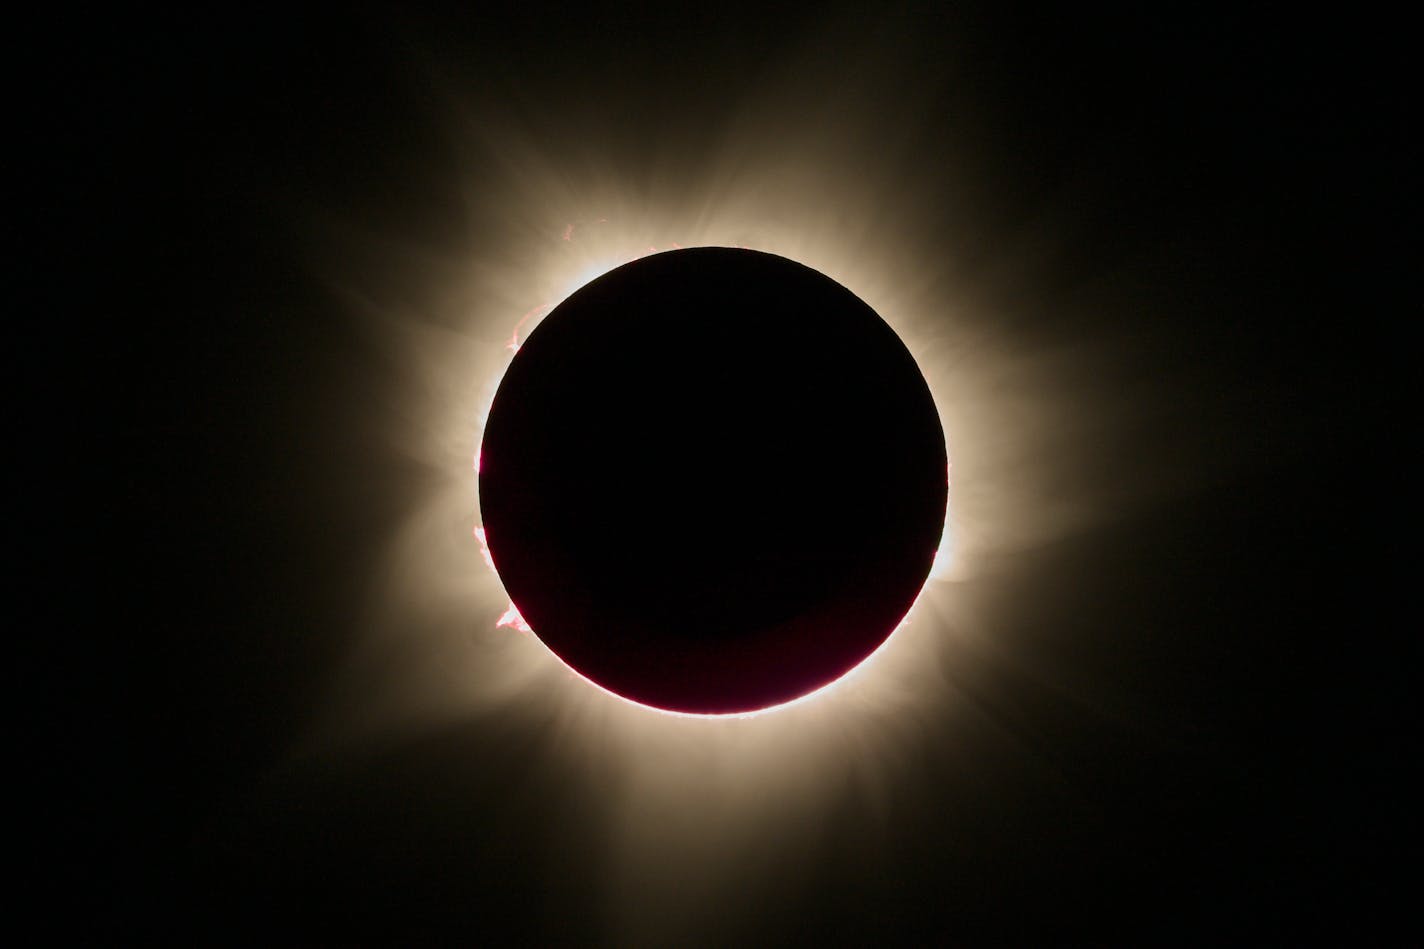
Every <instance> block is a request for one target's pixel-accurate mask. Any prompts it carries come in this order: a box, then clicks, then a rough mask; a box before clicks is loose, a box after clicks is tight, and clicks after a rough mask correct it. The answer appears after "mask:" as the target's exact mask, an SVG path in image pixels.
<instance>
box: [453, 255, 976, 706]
mask: <svg viewBox="0 0 1424 949" xmlns="http://www.w3.org/2000/svg"><path fill="white" fill-rule="evenodd" d="M480 467H481V470H480V505H481V508H482V516H483V519H484V525H485V529H486V532H487V534H486V536H487V539H488V543H489V548H490V552H491V554H492V555H493V557H494V560H495V565H496V568H497V569H498V571H499V575H500V578H501V579H502V580H503V581H504V584H505V587H506V588H507V590H508V591H509V594H510V596H511V598H512V599H513V600H514V603H515V605H516V606H518V608H519V610H520V612H521V613H522V615H523V616H524V618H525V619H526V620H527V621H528V623H529V624H530V626H531V627H532V628H533V630H534V632H535V633H536V634H537V635H538V636H539V638H540V639H541V640H543V641H544V642H545V643H546V644H547V645H548V646H549V648H551V649H552V650H553V651H554V652H555V653H557V654H558V655H559V657H560V658H562V659H563V660H564V661H565V662H567V663H568V664H569V665H570V666H572V667H573V668H574V669H576V670H578V671H579V672H580V673H582V674H583V675H585V676H587V677H588V678H590V679H592V680H593V681H594V682H597V683H598V684H600V685H602V686H604V687H605V688H607V689H610V690H612V691H613V692H616V693H618V694H619V695H622V696H625V697H627V698H630V699H633V700H635V701H638V702H642V703H645V704H648V705H653V706H656V707H659V708H663V709H670V710H678V711H686V712H702V713H725V712H740V711H748V710H752V709H758V708H763V707H766V706H769V705H774V704H777V703H780V702H785V701H788V700H790V699H793V698H796V697H797V696H799V695H803V694H805V693H807V692H809V691H812V690H814V689H816V688H818V687H819V686H822V685H825V684H827V683H829V682H832V681H834V680H835V679H837V678H838V677H840V676H841V675H842V674H844V673H845V672H847V671H848V670H850V669H851V668H853V667H855V666H856V665H857V664H858V663H859V662H861V661H862V660H863V659H864V658H865V657H866V656H868V655H869V654H870V653H871V652H873V651H874V650H875V648H876V647H877V646H879V645H880V644H881V643H882V642H884V640H885V639H886V637H887V636H888V635H889V634H890V632H891V631H892V630H893V629H894V628H895V626H896V625H897V624H898V622H899V621H900V619H901V618H902V617H903V616H904V614H905V612H906V611H907V610H908V609H909V607H910V605H911V603H913V602H914V599H915V597H916V596H917V595H918V593H919V590H920V588H921V586H922V585H923V583H924V581H925V578H926V576H927V575H928V572H929V569H930V565H931V562H932V560H933V558H934V554H935V549H936V547H937V545H938V543H939V539H940V535H941V531H942V528H943V525H944V514H945V504H946V498H947V492H948V485H947V477H946V475H947V469H946V455H945V444H944V435H943V431H942V429H941V426H940V423H939V417H938V414H937V413H936V411H935V407H934V403H933V401H932V399H931V396H930V392H929V389H928V387H927V386H926V384H925V380H924V378H923V377H922V376H921V374H920V371H919V368H918V367H917V366H916V364H915V361H914V359H913V358H912V357H911V356H910V354H909V352H908V351H907V350H906V349H905V347H904V345H903V344H902V343H901V342H900V340H899V338H898V337H896V335H895V333H894V331H892V330H891V329H890V327H889V326H887V325H886V324H885V323H884V322H883V321H882V320H881V319H880V318H879V317H878V316H877V315H876V314H875V312H874V311H873V310H871V309H870V307H868V306H867V305H866V304H865V303H863V302H862V301H861V300H859V299H858V298H857V297H856V296H855V295H854V294H852V293H851V292H850V291H848V290H846V289H845V288H844V287H842V286H840V285H839V284H837V283H835V282H834V281H832V280H831V279H829V278H827V277H826V276H824V275H823V274H820V273H817V272H816V271H814V270H811V269H810V268H808V267H805V266H802V265H801V264H798V263H795V262H793V261H790V260H787V259H785V258H783V257H777V256H774V255H771V254H764V253H759V252H754V251H747V250H733V249H726V248H696V249H689V250H679V251H672V252H668V253H663V254H656V255H654V256H651V257H646V258H644V259H642V260H638V261H635V262H633V263H630V264H627V265H625V266H623V267H620V268H618V269H617V270H614V271H612V272H611V273H608V274H606V275H604V276H602V277H600V278H598V279H597V280H594V281H593V282H592V283H590V284H588V285H587V286H585V287H583V288H582V289H580V290H579V291H577V292H576V293H574V294H573V295H572V296H571V297H569V298H568V299H567V300H565V301H564V302H563V303H562V304H560V305H559V306H558V307H557V308H556V309H554V311H553V312H552V313H550V314H549V316H548V317H547V318H546V319H545V320H544V322H543V323H542V324H540V325H539V326H538V328H536V329H535V330H534V331H533V333H531V335H530V336H529V339H528V340H527V342H526V343H525V344H524V346H523V347H521V348H520V350H519V351H518V353H517V354H516V356H515V358H514V361H513V363H512V364H511V365H510V367H509V370H508V372H507V373H506V374H505V377H504V379H503V381H502V382H501V384H500V387H499V391H498V393H497V394H496V396H495V400H494V404H493V407H492V408H491V411H490V415H489V421H488V425H487V427H486V430H485V436H484V442H483V445H482V449H481V465H480Z"/></svg>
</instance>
